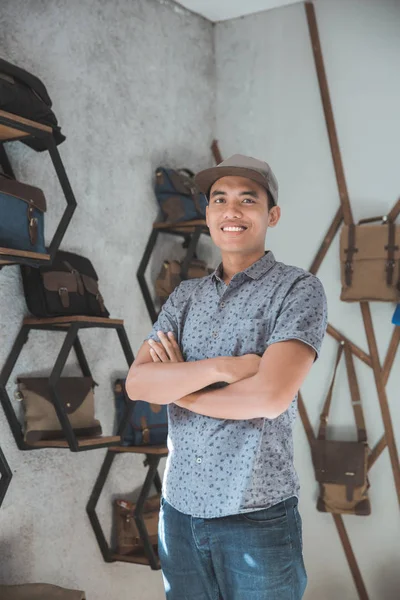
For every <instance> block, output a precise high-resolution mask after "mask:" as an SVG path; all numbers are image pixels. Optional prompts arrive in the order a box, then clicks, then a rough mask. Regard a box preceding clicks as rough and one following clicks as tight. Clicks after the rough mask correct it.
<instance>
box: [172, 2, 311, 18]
mask: <svg viewBox="0 0 400 600" xmlns="http://www.w3.org/2000/svg"><path fill="white" fill-rule="evenodd" d="M296 2H299V0H246V2H245V1H244V0H177V3H178V4H181V5H182V6H184V7H185V8H188V9H189V10H191V11H192V12H194V13H197V14H199V15H202V16H203V17H205V18H206V19H208V20H209V21H226V20H227V19H235V18H237V17H242V16H243V15H250V14H252V13H255V12H261V11H263V10H269V9H271V8H277V7H279V6H286V5H287V4H295V3H296Z"/></svg>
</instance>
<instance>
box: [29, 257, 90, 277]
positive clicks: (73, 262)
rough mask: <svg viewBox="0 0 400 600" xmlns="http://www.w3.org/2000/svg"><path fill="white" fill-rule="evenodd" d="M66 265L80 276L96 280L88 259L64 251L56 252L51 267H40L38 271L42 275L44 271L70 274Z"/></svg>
mask: <svg viewBox="0 0 400 600" xmlns="http://www.w3.org/2000/svg"><path fill="white" fill-rule="evenodd" d="M67 264H68V265H70V267H72V269H75V270H76V271H78V273H80V274H81V275H83V274H84V275H88V276H89V277H93V279H96V280H97V274H96V271H95V270H94V267H93V265H92V263H91V262H90V260H89V259H88V258H86V257H84V256H80V255H79V254H74V253H73V252H65V251H64V250H58V251H57V252H56V254H55V256H54V260H53V262H52V265H51V266H48V267H40V271H41V272H42V273H44V272H46V271H66V272H67V273H70V272H71V269H70V268H69V267H67Z"/></svg>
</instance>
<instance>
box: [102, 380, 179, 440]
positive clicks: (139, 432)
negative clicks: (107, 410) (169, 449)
mask: <svg viewBox="0 0 400 600" xmlns="http://www.w3.org/2000/svg"><path fill="white" fill-rule="evenodd" d="M125 381H126V380H125V379H117V380H116V381H115V383H114V397H115V407H116V411H117V421H118V426H119V424H120V423H121V421H122V419H123V417H124V416H125V414H126V410H127V408H128V406H130V405H132V404H133V405H134V406H133V409H132V411H131V414H130V418H129V422H128V424H127V426H126V427H125V431H124V432H123V434H122V440H121V444H122V446H165V445H166V444H167V436H168V414H167V405H166V404H165V405H164V404H163V405H161V404H149V402H144V401H143V400H135V401H134V400H130V399H129V398H128V395H127V393H126V390H125Z"/></svg>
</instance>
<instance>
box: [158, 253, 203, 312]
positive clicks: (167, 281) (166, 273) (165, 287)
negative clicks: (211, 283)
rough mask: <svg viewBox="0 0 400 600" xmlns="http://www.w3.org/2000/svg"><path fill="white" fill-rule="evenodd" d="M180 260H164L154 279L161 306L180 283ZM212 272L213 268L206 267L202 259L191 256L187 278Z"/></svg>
mask: <svg viewBox="0 0 400 600" xmlns="http://www.w3.org/2000/svg"><path fill="white" fill-rule="evenodd" d="M181 271H182V262H179V261H177V260H171V261H169V260H165V261H164V262H163V266H162V268H161V271H160V273H159V275H158V277H157V279H156V283H155V290H156V295H157V297H158V299H159V301H160V304H161V306H162V305H163V304H164V303H165V302H166V300H167V298H168V296H169V295H170V294H172V292H173V291H174V289H175V288H176V287H178V285H179V284H180V283H181V281H182V279H183V277H182V274H181ZM213 272H214V269H210V268H208V267H207V264H206V263H205V262H204V260H200V259H199V258H192V260H191V261H190V264H189V268H188V274H187V279H196V278H198V277H205V276H206V275H210V274H211V273H213Z"/></svg>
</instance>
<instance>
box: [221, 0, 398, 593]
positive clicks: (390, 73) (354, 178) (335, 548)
mask: <svg viewBox="0 0 400 600" xmlns="http://www.w3.org/2000/svg"><path fill="white" fill-rule="evenodd" d="M315 5H316V14H317V20H318V25H319V31H320V37H321V44H322V50H323V54H324V59H325V66H326V71H327V77H328V82H329V87H330V92H331V99H332V104H333V110H334V114H335V119H336V126H337V131H338V136H339V143H340V147H341V151H342V158H343V164H344V170H345V174H346V178H347V184H348V189H349V194H350V198H351V202H352V206H353V210H354V215H355V218H356V219H357V220H358V219H361V218H363V217H366V216H375V215H382V214H386V213H387V212H388V210H389V209H390V208H391V207H392V206H393V204H394V202H395V200H396V199H397V197H398V196H399V191H400V185H399V184H400V180H399V168H398V140H399V136H400V120H399V98H400V82H399V77H398V65H399V56H400V37H399V27H400V4H399V3H398V2H396V0H383V1H381V2H375V1H374V0H349V1H348V2H332V1H328V0H317V1H316V2H315ZM215 48H216V68H217V81H218V87H217V136H216V137H217V139H219V141H220V147H221V152H222V153H223V155H224V156H229V155H230V154H233V153H235V152H242V153H245V154H250V155H253V156H256V157H264V159H265V160H267V161H268V162H270V164H271V166H272V168H273V169H274V171H275V173H276V175H277V178H278V180H279V184H280V204H281V207H282V220H281V222H280V224H279V226H278V227H277V228H276V229H275V230H271V232H270V233H268V235H267V247H269V248H272V249H273V251H274V253H275V255H276V257H277V258H278V259H280V260H283V261H284V262H287V263H289V264H296V265H298V266H301V267H303V268H308V267H309V266H310V265H311V262H312V260H313V257H314V256H315V254H316V252H317V250H318V248H319V245H320V243H321V241H322V239H323V236H324V234H325V232H326V231H327V229H328V226H329V224H330V223H331V221H332V219H333V216H334V214H335V213H336V211H337V208H338V205H339V197H338V190H337V186H336V180H335V175H334V170H333V164H332V159H331V154H330V148H329V142H328V137H327V132H326V127H325V122H324V117H323V111H322V105H321V100H320V95H319V88H318V82H317V78H316V72H315V67H314V61H313V56H312V50H311V45H310V40H309V35H308V28H307V22H306V17H305V10H304V6H303V5H302V4H296V5H292V6H288V7H285V8H280V9H277V10H272V11H268V12H264V13H260V14H257V15H251V16H248V17H245V18H242V19H237V20H232V21H227V22H224V23H218V24H217V25H216V27H215ZM338 241H339V240H338V237H337V238H336V239H335V241H334V243H333V245H332V247H331V249H330V251H329V253H328V255H327V257H326V259H325V261H324V263H323V265H322V267H321V269H320V271H319V273H318V274H319V276H320V277H321V279H322V281H323V283H324V286H325V289H326V291H327V295H328V303H329V319H330V322H331V323H332V324H333V325H334V326H336V327H337V328H338V329H339V330H341V331H343V332H344V333H345V334H346V335H347V336H348V337H349V338H350V339H351V340H353V341H354V342H355V343H356V344H358V345H359V346H360V347H361V348H363V349H364V350H365V351H367V352H368V345H367V341H366V337H365V333H364V328H363V325H362V318H361V312H360V308H359V306H358V305H357V304H355V305H350V304H345V303H341V302H340V300H339V294H340V275H339V261H338ZM393 308H394V307H393V305H379V304H378V303H375V304H374V305H373V306H372V315H373V320H374V324H375V329H376V334H377V338H378V346H379V352H380V357H381V361H382V362H383V359H384V356H385V354H386V350H387V346H388V343H389V339H390V336H391V333H392V326H391V324H390V320H391V315H392V313H393ZM335 353H336V343H335V342H334V341H333V340H332V338H329V337H327V338H326V342H325V344H324V346H323V351H322V355H321V359H320V360H319V362H318V363H317V364H316V365H315V367H314V368H313V371H312V373H311V375H310V377H309V379H308V381H307V382H306V385H305V386H304V389H303V393H304V399H305V403H306V407H307V410H308V413H309V416H310V419H311V422H312V423H313V424H314V426H315V427H316V426H317V424H318V416H319V413H320V411H321V408H322V404H323V400H324V398H325V395H326V392H327V389H328V386H329V382H330V377H331V374H332V370H333V365H334V355H335ZM399 360H400V357H399V356H398V357H397V361H396V363H395V365H394V367H393V370H392V375H391V378H390V380H389V384H388V387H387V390H388V397H389V402H390V404H391V409H392V417H393V424H394V428H395V431H396V432H397V435H398V432H399V431H400V410H399V406H398V394H399V384H400V376H399V366H400V362H399ZM343 367H344V365H342V368H341V369H340V371H339V373H338V385H337V388H336V393H335V396H334V401H333V410H332V418H331V420H330V422H331V423H332V424H335V425H336V427H335V428H334V430H335V435H337V436H341V435H342V436H343V435H345V436H347V437H348V438H351V436H354V432H353V416H352V411H351V408H350V396H349V391H348V388H347V383H346V376H345V370H344V368H343ZM356 369H357V373H358V375H359V379H360V386H361V393H362V398H363V403H364V407H365V415H366V424H367V429H368V434H369V439H370V444H371V446H373V445H374V444H375V443H376V442H377V441H378V439H379V438H380V436H381V435H382V433H383V426H382V418H381V414H380V410H379V404H378V398H377V394H376V391H375V386H374V380H373V374H372V370H371V369H369V368H368V367H366V366H365V365H364V364H361V362H360V361H358V360H357V362H356ZM353 439H354V437H353ZM295 440H296V442H295V443H296V464H297V467H298V470H299V474H300V478H301V482H302V499H301V510H302V515H303V523H304V545H305V559H306V565H307V569H308V573H309V587H308V590H307V593H306V598H307V599H308V600H311V599H313V600H314V599H315V600H320V599H321V598H323V599H324V600H336V599H337V598H340V599H341V600H353V599H354V598H356V597H357V593H356V590H355V588H354V585H353V582H352V579H351V575H350V571H349V568H348V566H347V562H346V560H345V557H344V554H343V551H342V548H341V543H340V540H339V537H338V534H337V531H336V528H335V527H334V525H333V521H332V517H331V516H330V515H324V514H322V513H318V512H317V511H316V509H315V502H316V493H317V486H316V483H315V480H314V476H313V471H312V465H311V460H310V453H309V448H308V444H307V439H306V436H305V433H304V430H303V427H302V424H301V421H300V420H298V424H297V429H296V435H295ZM397 443H398V445H399V444H400V439H399V438H398V439H397ZM370 481H371V490H370V492H371V502H372V515H371V516H370V517H368V518H361V517H347V518H344V522H345V525H346V528H347V530H348V532H349V535H350V540H351V543H352V545H353V549H354V551H355V554H356V556H357V559H358V562H359V565H360V569H361V572H362V575H363V577H364V581H365V583H366V586H367V589H368V592H369V597H370V599H371V600H393V599H394V598H395V597H397V596H398V590H399V586H400V579H399V572H398V564H399V559H400V553H399V544H398V534H399V523H398V505H397V501H396V494H395V490H394V484H393V476H392V472H391V468H390V461H389V455H388V452H387V450H386V451H385V452H384V454H383V455H382V456H381V458H380V459H379V461H378V462H377V463H376V464H375V466H374V467H373V469H372V470H371V472H370Z"/></svg>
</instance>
